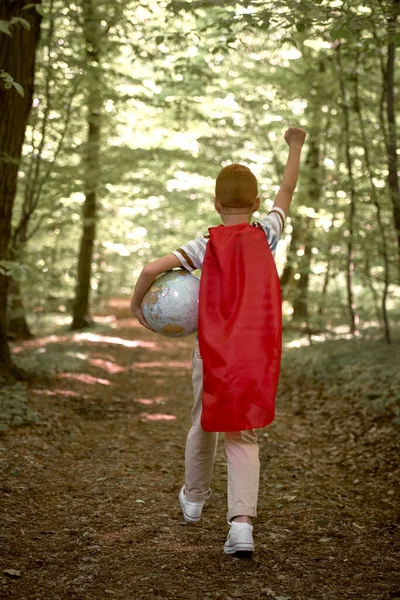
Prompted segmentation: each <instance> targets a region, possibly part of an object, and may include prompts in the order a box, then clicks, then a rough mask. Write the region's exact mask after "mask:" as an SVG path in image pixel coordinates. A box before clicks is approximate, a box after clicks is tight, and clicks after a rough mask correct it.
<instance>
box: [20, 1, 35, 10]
mask: <svg viewBox="0 0 400 600" xmlns="http://www.w3.org/2000/svg"><path fill="white" fill-rule="evenodd" d="M32 6H37V4H36V5H35V4H33V2H30V3H29V4H25V6H23V7H22V10H28V8H32Z"/></svg>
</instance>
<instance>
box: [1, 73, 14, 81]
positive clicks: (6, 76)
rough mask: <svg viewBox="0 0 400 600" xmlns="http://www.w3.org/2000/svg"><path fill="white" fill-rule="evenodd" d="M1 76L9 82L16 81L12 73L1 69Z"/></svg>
mask: <svg viewBox="0 0 400 600" xmlns="http://www.w3.org/2000/svg"><path fill="white" fill-rule="evenodd" d="M0 77H1V78H2V79H5V80H6V81H8V82H9V83H12V82H13V81H14V79H13V78H12V77H11V75H10V73H7V72H6V71H1V73H0Z"/></svg>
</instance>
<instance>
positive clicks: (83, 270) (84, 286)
mask: <svg viewBox="0 0 400 600" xmlns="http://www.w3.org/2000/svg"><path fill="white" fill-rule="evenodd" d="M82 9H83V17H84V33H85V37H86V58H87V63H88V68H87V82H88V101H87V104H88V137H87V144H86V151H85V156H84V159H83V161H84V178H85V182H84V186H85V202H84V205H83V232H82V238H81V244H80V251H79V262H78V278H77V286H76V293H75V302H74V310H73V320H72V326H71V328H72V329H82V328H84V327H86V326H87V325H89V324H90V323H91V322H92V318H91V316H90V314H89V299H90V280H91V274H92V258H93V247H94V240H95V234H96V217H97V190H98V182H99V176H100V141H101V130H100V114H101V108H102V101H101V66H100V24H99V17H98V15H97V14H96V10H95V5H94V3H93V0H82Z"/></svg>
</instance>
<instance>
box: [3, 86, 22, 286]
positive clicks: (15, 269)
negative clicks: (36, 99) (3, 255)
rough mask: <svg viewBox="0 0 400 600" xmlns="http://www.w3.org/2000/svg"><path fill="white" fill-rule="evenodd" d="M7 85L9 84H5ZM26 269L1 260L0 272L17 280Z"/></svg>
mask: <svg viewBox="0 0 400 600" xmlns="http://www.w3.org/2000/svg"><path fill="white" fill-rule="evenodd" d="M11 86H12V84H11V83H10V84H9V85H8V87H9V88H10V87H11ZM5 87H7V84H5ZM7 89H8V88H7ZM26 271H27V267H26V266H25V265H22V264H21V263H18V262H15V261H12V260H2V261H0V273H2V275H8V276H10V277H12V278H13V279H15V280H16V281H19V280H21V279H23V277H24V275H25V273H26Z"/></svg>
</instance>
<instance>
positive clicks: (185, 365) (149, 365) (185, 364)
mask: <svg viewBox="0 0 400 600" xmlns="http://www.w3.org/2000/svg"><path fill="white" fill-rule="evenodd" d="M132 367H136V368H137V369H155V368H157V367H165V368H167V367H171V368H175V369H191V368H192V363H191V362H190V361H189V360H185V361H182V362H179V361H175V362H174V361H169V362H137V363H132Z"/></svg>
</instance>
